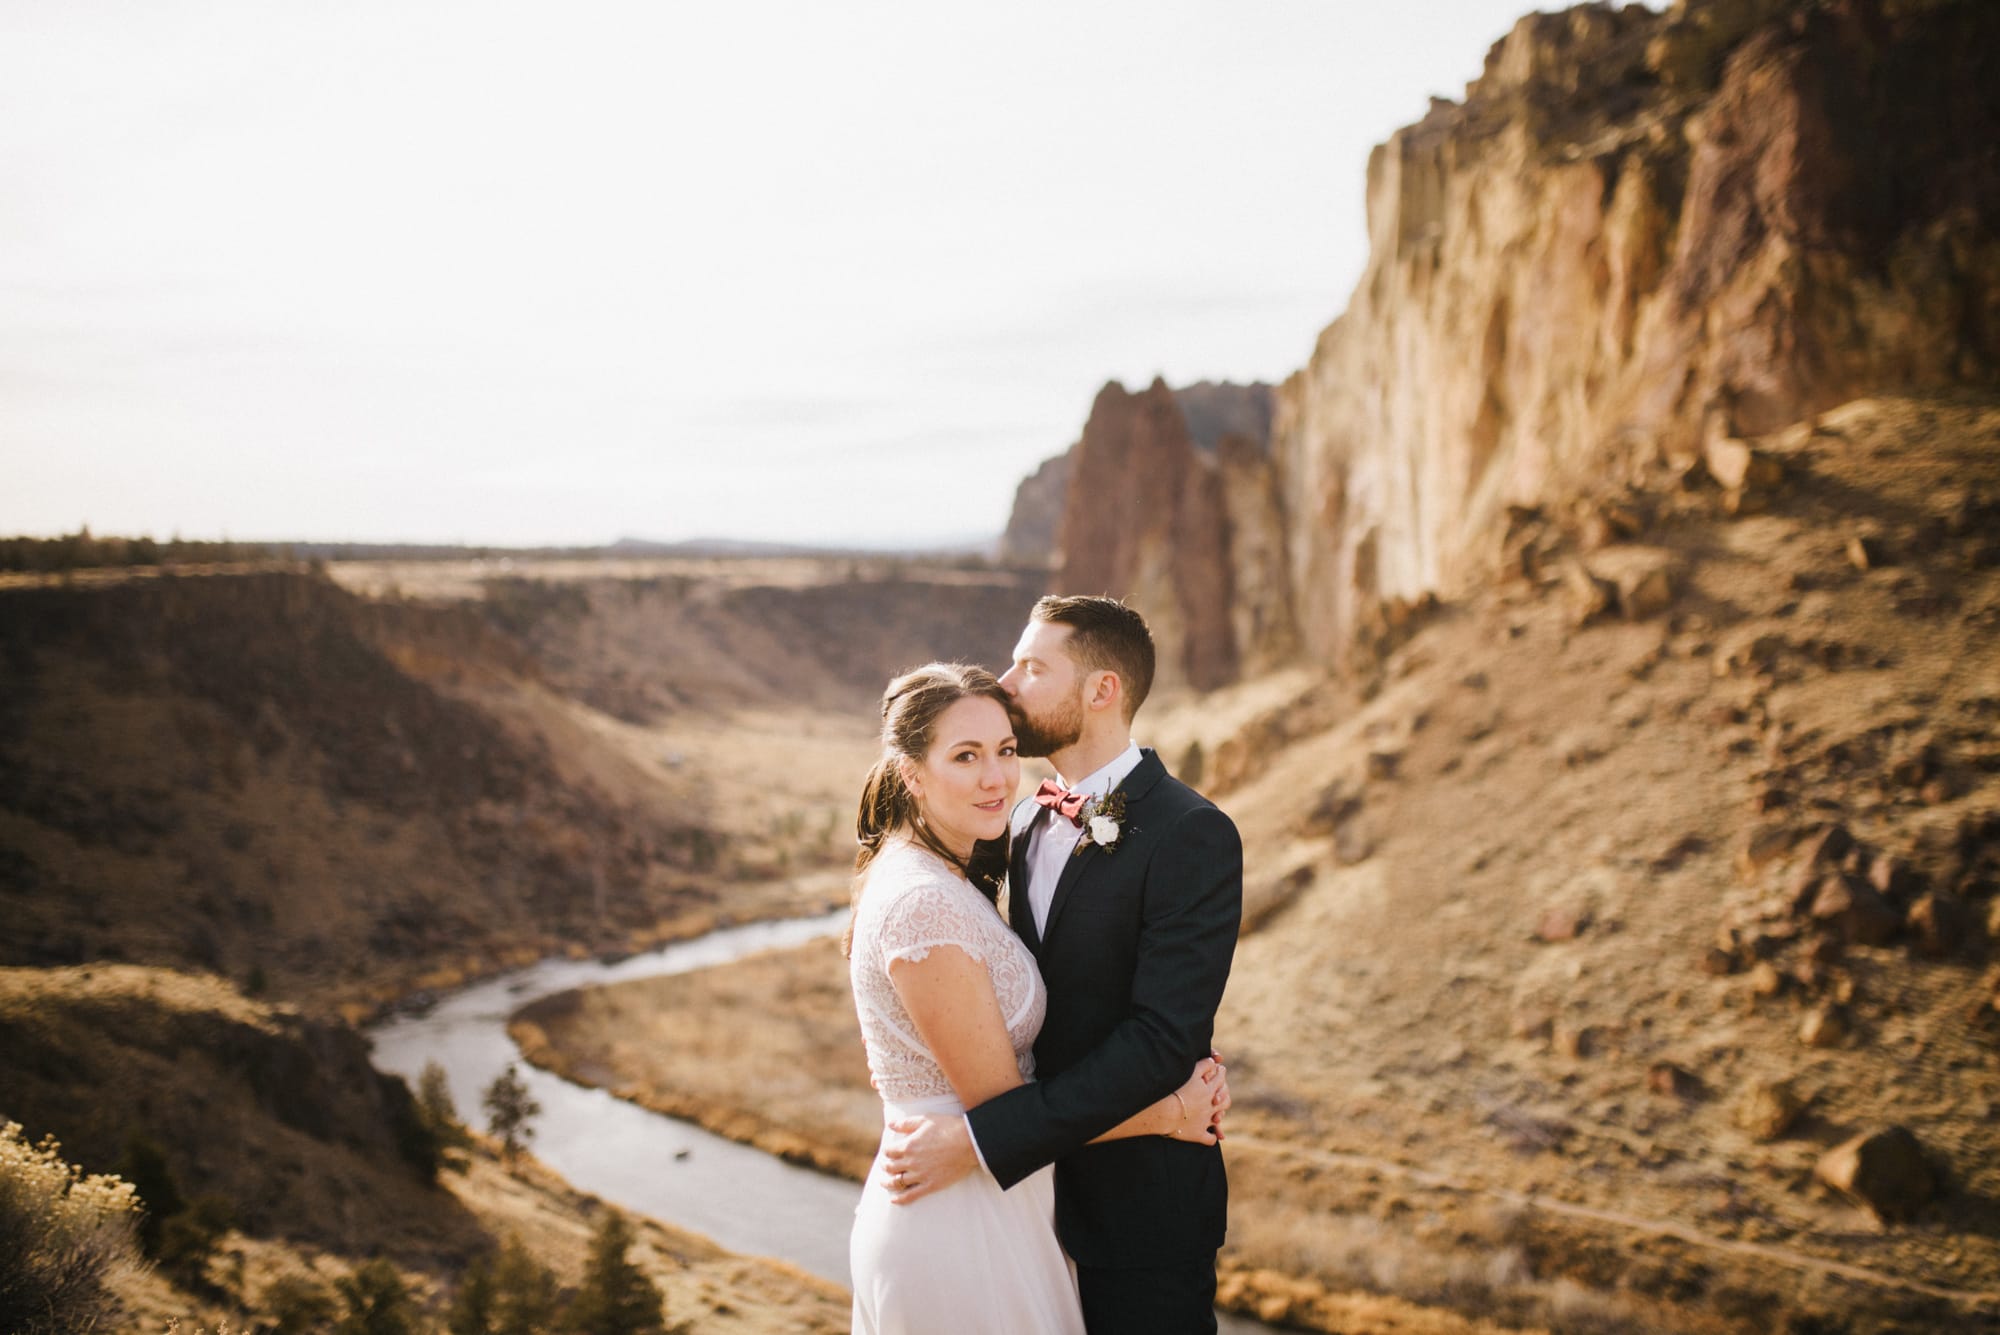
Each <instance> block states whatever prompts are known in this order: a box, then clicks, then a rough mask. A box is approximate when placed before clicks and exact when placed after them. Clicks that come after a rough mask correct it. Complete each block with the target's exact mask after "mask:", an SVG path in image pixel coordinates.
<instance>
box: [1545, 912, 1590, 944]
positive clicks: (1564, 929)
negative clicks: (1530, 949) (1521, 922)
mask: <svg viewBox="0 0 2000 1335" xmlns="http://www.w3.org/2000/svg"><path fill="white" fill-rule="evenodd" d="M1589 926H1590V910H1589V909H1587V908H1579V907H1577V906H1575V905H1568V906H1563V907H1558V908H1552V909H1549V910H1547V911H1546V912H1544V913H1543V914H1542V917H1541V921H1539V922H1537V923H1536V924H1535V939H1536V940H1538V941H1546V942H1556V941H1574V940H1576V938H1577V937H1579V936H1581V935H1583V932H1584V929H1585V928H1587V927H1589Z"/></svg>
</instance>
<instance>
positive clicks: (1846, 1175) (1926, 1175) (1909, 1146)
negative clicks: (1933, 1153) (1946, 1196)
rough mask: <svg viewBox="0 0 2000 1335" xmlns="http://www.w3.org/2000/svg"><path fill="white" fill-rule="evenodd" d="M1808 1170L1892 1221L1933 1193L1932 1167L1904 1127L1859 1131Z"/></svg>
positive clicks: (1934, 1175)
mask: <svg viewBox="0 0 2000 1335" xmlns="http://www.w3.org/2000/svg"><path fill="white" fill-rule="evenodd" d="M1813 1175H1814V1176H1815V1177H1817V1178H1818V1179H1819V1180H1820V1181H1822V1182H1824V1183H1826V1184H1827V1185H1828V1186H1830V1187H1832V1188H1833V1189H1834V1190H1836V1191H1838V1192H1840V1193H1842V1194H1843V1195H1845V1196H1847V1197H1849V1198H1850V1199H1852V1200H1854V1201H1855V1202H1857V1203H1858V1204H1860V1205H1863V1206H1866V1207H1867V1208H1868V1209H1869V1210H1870V1211H1871V1212H1872V1213H1873V1214H1874V1215H1875V1217H1876V1218H1877V1219H1880V1220H1882V1221H1883V1222H1884V1223H1893V1222H1896V1221H1898V1220H1905V1219H1909V1218H1911V1217H1913V1216H1914V1215H1915V1214H1916V1213H1917V1211H1919V1210H1921V1209H1922V1208H1923V1207H1924V1206H1925V1205H1926V1204H1928V1203H1929V1202H1930V1200H1931V1198H1932V1197H1933V1196H1935V1195H1936V1194H1937V1188H1938V1180H1937V1171H1936V1169H1935V1168H1933V1167H1932V1165H1931V1162H1930V1159H1929V1158H1928V1157H1927V1156H1926V1155H1925V1153H1924V1147H1923V1145H1922V1143H1921V1142H1919V1141H1918V1140H1917V1138H1916V1136H1915V1135H1914V1134H1912V1133H1911V1132H1910V1130H1909V1129H1908V1128H1907V1127H1901V1126H1892V1127H1888V1128H1886V1129H1885V1130H1881V1131H1869V1132H1864V1133H1863V1134H1861V1135H1858V1136H1856V1137H1854V1139H1852V1140H1849V1141H1847V1142H1845V1143H1844V1144H1841V1145H1837V1146H1835V1147H1834V1148H1833V1149H1831V1150H1828V1151H1827V1152H1826V1154H1825V1155H1823V1156H1822V1157H1821V1158H1820V1161H1819V1164H1818V1165H1817V1166H1816V1167H1815V1168H1814V1169H1813Z"/></svg>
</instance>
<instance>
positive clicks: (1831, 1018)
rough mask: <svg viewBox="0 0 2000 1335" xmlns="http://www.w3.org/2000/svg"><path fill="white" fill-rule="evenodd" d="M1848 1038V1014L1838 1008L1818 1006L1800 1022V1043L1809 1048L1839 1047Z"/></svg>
mask: <svg viewBox="0 0 2000 1335" xmlns="http://www.w3.org/2000/svg"><path fill="white" fill-rule="evenodd" d="M1846 1037H1847V1013H1846V1012H1845V1011H1843V1010H1841V1008H1840V1007H1838V1006H1816V1007H1814V1008H1813V1009H1812V1010H1809V1011H1807V1012H1806V1017H1805V1019H1803V1020H1801V1021H1800V1022H1799V1042H1801V1043H1803V1044H1805V1045H1806V1046H1807V1047H1809V1048H1833V1047H1839V1046H1840V1043H1841V1041H1842V1040H1843V1039H1845V1038H1846Z"/></svg>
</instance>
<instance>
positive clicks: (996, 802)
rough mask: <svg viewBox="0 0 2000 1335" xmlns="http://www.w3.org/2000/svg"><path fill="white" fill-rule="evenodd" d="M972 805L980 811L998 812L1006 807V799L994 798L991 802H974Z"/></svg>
mask: <svg viewBox="0 0 2000 1335" xmlns="http://www.w3.org/2000/svg"><path fill="white" fill-rule="evenodd" d="M972 805H974V806H976V807H978V808H979V809H980V810H981V811H999V810H1001V809H1002V808H1004V807H1005V806H1006V805H1007V799H1006V798H1004V797H996V798H994V799H993V800H992V801H991V802H974V803H973V804H972Z"/></svg>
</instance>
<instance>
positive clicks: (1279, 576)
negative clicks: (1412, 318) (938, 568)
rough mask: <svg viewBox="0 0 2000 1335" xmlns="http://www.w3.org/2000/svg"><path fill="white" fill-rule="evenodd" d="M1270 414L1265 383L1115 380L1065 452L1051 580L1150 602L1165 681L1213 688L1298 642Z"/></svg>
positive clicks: (1071, 587)
mask: <svg viewBox="0 0 2000 1335" xmlns="http://www.w3.org/2000/svg"><path fill="white" fill-rule="evenodd" d="M1272 411H1273V408H1272V397H1271V391H1270V388H1269V387H1268V386H1265V385H1226V384H1208V383H1203V384H1198V385H1192V386H1189V387H1187V388H1185V389H1181V390H1173V389H1170V388H1168V386H1167V384H1166V382H1165V381H1162V380H1155V381H1154V382H1153V383H1152V385H1151V386H1150V387H1148V388H1147V389H1146V390H1144V391H1143V392H1141V393H1138V394H1133V393H1130V392H1128V391H1127V390H1126V389H1125V387H1124V386H1122V385H1118V384H1115V383H1114V384H1109V385H1106V386H1105V387H1104V388H1103V389H1102V390H1101V391H1099V393H1098V395H1097V401H1096V402H1095V403H1094V404H1093V405H1092V406H1091V411H1090V418H1089V420H1088V421H1087V422H1085V424H1084V428H1083V438H1082V439H1081V440H1079V441H1078V442H1077V443H1076V445H1075V446H1074V447H1072V449H1071V450H1070V453H1069V455H1068V456H1067V458H1068V460H1069V467H1068V472H1069V488H1068V493H1067V495H1066V496H1065V498H1064V503H1063V510H1062V520H1061V524H1060V527H1059V529H1058V537H1057V543H1056V545H1057V548H1058V551H1059V556H1058V559H1057V562H1056V566H1055V579H1054V582H1055V587H1057V588H1059V589H1061V590H1064V591H1066V592H1071V593H1114V594H1117V595H1119V596H1121V597H1125V598H1129V599H1131V600H1132V601H1133V602H1134V603H1135V604H1136V605H1137V606H1139V607H1141V608H1143V609H1145V612H1146V615H1147V618H1148V620H1149V621H1150V622H1151V623H1152V626H1153V632H1154V635H1155V636H1156V638H1157V639H1158V640H1159V643H1160V650H1161V653H1160V677H1159V680H1160V681H1161V683H1162V684H1168V685H1182V684H1184V685H1189V686H1193V687H1195V688H1197V689H1211V688H1213V687H1216V686H1219V685H1222V684H1223V683H1225V682H1227V681H1230V680H1232V679H1233V678H1235V677H1236V676H1237V675H1238V673H1240V672H1242V671H1244V670H1246V669H1254V668H1257V667H1261V666H1266V665H1268V663H1270V662H1272V661H1275V659H1277V658H1280V657H1283V656H1284V655H1286V654H1288V653H1289V652H1290V650H1291V648H1292V644H1293V640H1292V635H1291V622H1290V616H1289V612H1290V609H1289V602H1290V600H1289V596H1288V595H1286V594H1285V593H1284V592H1283V590H1284V588H1285V580H1286V578H1287V572H1286V569H1285V561H1284V554H1283V551H1282V548H1281V546H1280V545H1279V543H1278V541H1277V539H1276V535H1278V534H1280V533H1282V532H1283V523H1282V520H1283V503H1282V499H1281V497H1280V496H1279V493H1278V490H1277V485H1276V475H1275V473H1274V472H1273V470H1272V464H1271V453H1270V436H1269V429H1270V422H1271V414H1272ZM1274 591H1275V592H1274Z"/></svg>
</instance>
